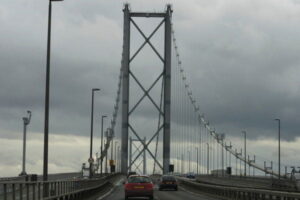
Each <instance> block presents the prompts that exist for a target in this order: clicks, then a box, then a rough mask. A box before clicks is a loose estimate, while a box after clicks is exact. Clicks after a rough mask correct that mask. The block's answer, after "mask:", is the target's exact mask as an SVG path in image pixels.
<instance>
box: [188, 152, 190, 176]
mask: <svg viewBox="0 0 300 200" xmlns="http://www.w3.org/2000/svg"><path fill="white" fill-rule="evenodd" d="M188 153H189V172H188V173H191V152H190V151H188Z"/></svg>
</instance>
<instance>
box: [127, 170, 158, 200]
mask: <svg viewBox="0 0 300 200" xmlns="http://www.w3.org/2000/svg"><path fill="white" fill-rule="evenodd" d="M153 188H154V185H153V183H152V181H151V179H150V178H149V176H140V175H131V176H129V177H128V180H127V181H126V182H125V185H124V189H125V199H126V200H127V199H128V198H130V197H149V199H150V200H153Z"/></svg>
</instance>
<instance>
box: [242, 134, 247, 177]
mask: <svg viewBox="0 0 300 200" xmlns="http://www.w3.org/2000/svg"><path fill="white" fill-rule="evenodd" d="M242 133H243V134H244V154H245V155H244V156H245V162H244V163H245V166H244V170H245V171H244V176H246V175H247V172H246V171H247V166H246V164H247V163H246V160H247V157H246V155H247V146H246V140H247V133H246V131H242Z"/></svg>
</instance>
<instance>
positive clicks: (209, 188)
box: [178, 178, 300, 200]
mask: <svg viewBox="0 0 300 200" xmlns="http://www.w3.org/2000/svg"><path fill="white" fill-rule="evenodd" d="M178 180H179V182H180V184H182V185H183V186H187V187H190V188H193V189H195V190H197V191H199V192H202V193H206V194H211V195H217V196H220V197H223V198H224V199H238V200H300V193H298V192H286V191H274V190H266V189H257V188H245V187H235V186H219V185H211V184H203V183H197V182H194V181H190V180H186V179H184V178H178Z"/></svg>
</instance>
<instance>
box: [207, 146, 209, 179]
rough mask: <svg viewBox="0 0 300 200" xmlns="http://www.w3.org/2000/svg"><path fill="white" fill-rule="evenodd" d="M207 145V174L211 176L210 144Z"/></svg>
mask: <svg viewBox="0 0 300 200" xmlns="http://www.w3.org/2000/svg"><path fill="white" fill-rule="evenodd" d="M206 144H207V167H206V168H207V174H209V143H206Z"/></svg>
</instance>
